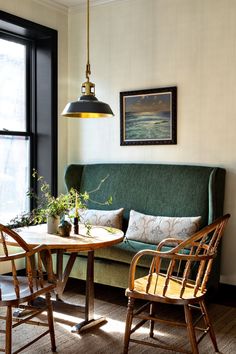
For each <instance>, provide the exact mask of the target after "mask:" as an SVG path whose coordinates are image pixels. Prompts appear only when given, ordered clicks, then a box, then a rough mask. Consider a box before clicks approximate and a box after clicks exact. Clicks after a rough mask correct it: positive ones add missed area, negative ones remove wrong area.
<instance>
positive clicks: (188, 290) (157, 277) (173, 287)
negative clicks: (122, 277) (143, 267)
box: [126, 273, 205, 303]
mask: <svg viewBox="0 0 236 354" xmlns="http://www.w3.org/2000/svg"><path fill="white" fill-rule="evenodd" d="M148 281H149V282H150V286H149V290H148V292H147V284H148ZM165 282H166V275H165V274H161V273H159V274H157V273H152V277H151V281H150V277H149V276H148V275H147V276H145V277H142V278H138V279H136V280H135V281H134V289H133V290H132V291H131V290H129V289H127V291H126V295H127V296H131V297H132V293H133V296H134V294H135V297H137V296H138V294H140V296H138V297H140V298H144V299H145V298H148V299H150V296H152V295H153V296H155V297H157V296H158V297H159V298H163V299H165V302H166V301H168V298H169V299H170V300H171V302H173V301H174V300H176V302H179V303H181V302H186V301H188V300H194V299H198V300H199V298H201V297H202V296H204V294H205V292H202V291H201V290H198V292H197V294H196V295H195V296H194V285H195V283H194V282H191V281H189V280H188V281H187V283H186V285H185V288H184V292H183V295H182V296H181V298H180V294H181V288H182V278H181V279H178V277H173V276H172V277H171V278H170V279H169V283H168V287H167V291H166V293H165V295H163V290H164V286H165Z"/></svg>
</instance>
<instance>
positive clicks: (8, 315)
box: [5, 306, 12, 354]
mask: <svg viewBox="0 0 236 354" xmlns="http://www.w3.org/2000/svg"><path fill="white" fill-rule="evenodd" d="M5 347H6V348H5V350H6V351H5V353H6V354H11V349H12V348H11V347H12V308H11V306H7V313H6V336H5Z"/></svg>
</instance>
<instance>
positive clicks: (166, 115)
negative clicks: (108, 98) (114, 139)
mask: <svg viewBox="0 0 236 354" xmlns="http://www.w3.org/2000/svg"><path fill="white" fill-rule="evenodd" d="M120 123H121V124H120V133H121V134H120V145H156V144H162V145H165V144H177V87H176V86H174V87H164V88H157V89H149V90H139V91H127V92H120Z"/></svg>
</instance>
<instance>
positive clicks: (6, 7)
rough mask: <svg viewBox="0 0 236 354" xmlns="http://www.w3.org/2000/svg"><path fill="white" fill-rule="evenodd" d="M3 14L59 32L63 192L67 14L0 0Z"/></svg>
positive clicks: (30, 1)
mask: <svg viewBox="0 0 236 354" xmlns="http://www.w3.org/2000/svg"><path fill="white" fill-rule="evenodd" d="M0 10H2V11H6V12H9V13H11V14H13V15H16V16H19V17H22V18H25V19H27V20H30V21H33V22H36V23H39V24H41V25H44V26H48V27H51V28H53V29H55V30H57V31H58V87H59V89H58V102H59V104H58V112H59V119H58V146H59V150H58V171H59V172H58V184H59V186H58V189H59V190H62V189H63V188H64V183H63V175H64V167H65V165H66V164H67V121H66V120H64V119H63V118H61V116H60V112H61V111H62V109H63V108H64V106H65V104H66V102H67V80H68V11H66V10H63V9H60V8H59V7H58V8H55V7H52V6H50V5H47V4H45V3H44V2H43V1H40V0H9V1H6V0H0Z"/></svg>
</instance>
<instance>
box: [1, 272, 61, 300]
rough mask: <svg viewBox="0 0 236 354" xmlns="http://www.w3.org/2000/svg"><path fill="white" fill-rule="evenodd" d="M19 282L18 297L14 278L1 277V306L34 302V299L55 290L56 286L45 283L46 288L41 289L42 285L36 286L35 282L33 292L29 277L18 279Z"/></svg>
mask: <svg viewBox="0 0 236 354" xmlns="http://www.w3.org/2000/svg"><path fill="white" fill-rule="evenodd" d="M17 279H18V282H19V291H20V294H19V297H17V296H16V292H15V287H14V283H13V277H12V276H5V275H4V276H1V275H0V284H1V300H0V306H6V305H7V304H10V303H12V302H16V303H17V304H20V303H23V302H26V301H28V300H32V295H33V297H34V298H35V297H37V296H39V295H41V294H42V293H45V292H50V291H52V290H53V289H54V288H55V284H52V283H48V282H44V287H43V288H41V286H40V284H38V286H37V285H36V282H35V281H34V284H33V289H32V291H31V290H30V288H29V283H28V278H27V277H17Z"/></svg>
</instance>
